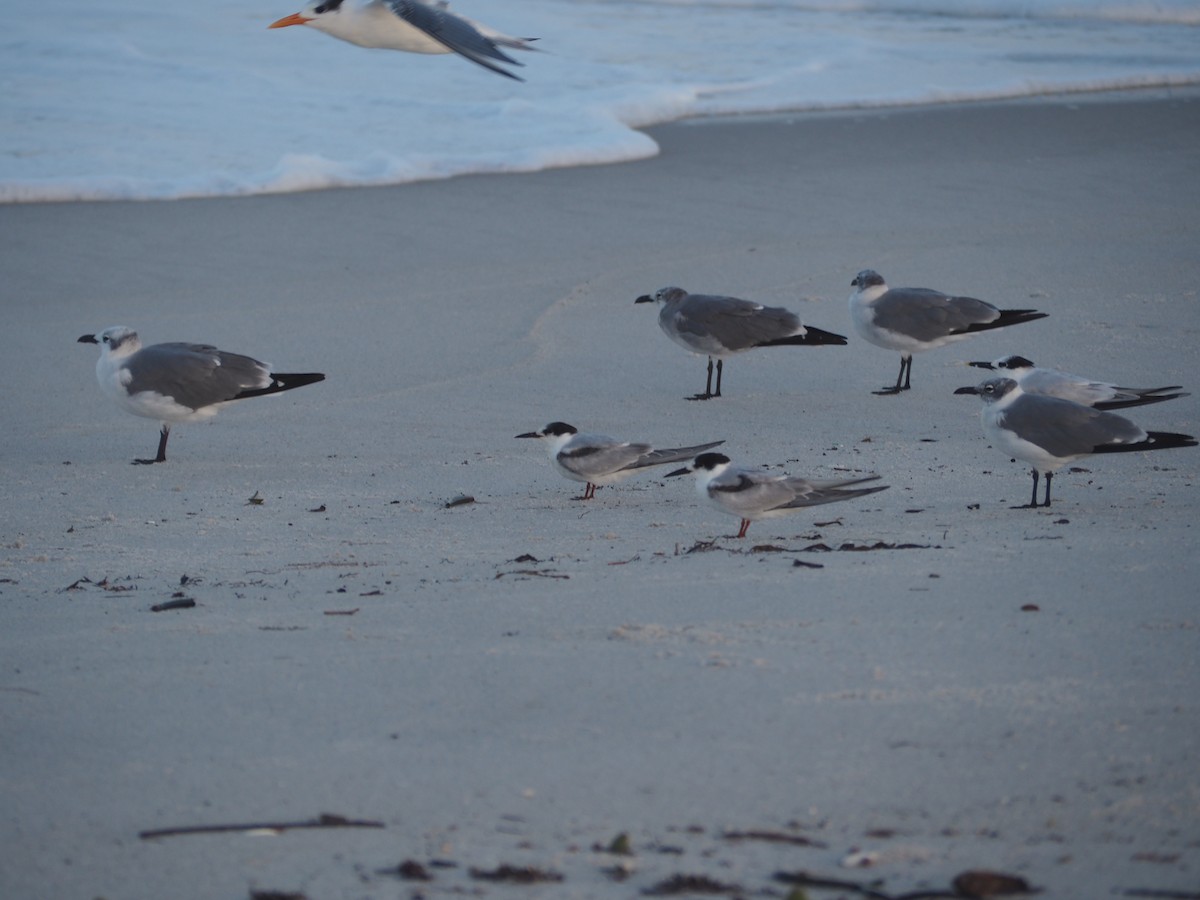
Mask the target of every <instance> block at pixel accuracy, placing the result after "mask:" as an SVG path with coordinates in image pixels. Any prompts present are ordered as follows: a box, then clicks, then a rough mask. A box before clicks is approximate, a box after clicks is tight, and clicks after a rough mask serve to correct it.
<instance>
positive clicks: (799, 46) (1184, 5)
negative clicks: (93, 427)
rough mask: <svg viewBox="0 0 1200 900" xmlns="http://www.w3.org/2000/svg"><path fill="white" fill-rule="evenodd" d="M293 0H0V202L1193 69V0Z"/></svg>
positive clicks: (591, 157)
mask: <svg viewBox="0 0 1200 900" xmlns="http://www.w3.org/2000/svg"><path fill="white" fill-rule="evenodd" d="M299 8H300V7H299V4H298V3H297V0H252V2H247V0H207V2H205V3H201V4H192V3H164V2H162V0H112V2H108V3H96V2H95V0H91V2H82V0H48V2H45V3H40V4H23V5H19V6H18V5H15V4H12V3H9V4H7V10H8V12H9V15H8V16H6V17H5V30H4V33H3V35H2V36H0V202H21V201H26V202H28V201H56V200H79V199H87V200H102V199H169V198H179V197H201V196H216V195H238V194H258V193H274V192H284V191H299V190H309V189H315V188H323V187H331V186H337V185H368V184H393V183H399V182H405V181H414V180H422V179H434V178H446V177H450V176H453V175H458V174H463V173H468V172H518V171H520V172H528V171H535V170H538V169H543V168H548V167H554V166H573V165H585V164H594V163H605V162H615V161H619V160H629V159H636V158H641V157H646V156H649V155H652V154H654V153H655V152H656V149H657V148H656V147H655V145H654V143H653V141H652V140H651V139H650V138H649V137H647V136H646V135H644V134H642V133H641V132H639V131H638V130H637V129H638V128H639V127H641V126H646V125H650V124H654V123H660V122H665V121H670V120H674V119H678V118H682V117H687V116H696V115H711V114H727V113H751V112H755V113H762V112H778V111H784V110H805V109H822V108H830V107H865V106H882V105H894V104H924V103H937V102H946V101H969V100H976V99H994V98H1000V97H1018V96H1023V95H1033V94H1042V93H1051V92H1058V91H1068V90H1069V91H1074V90H1103V89H1110V88H1123V87H1141V86H1173V85H1184V84H1195V83H1200V3H1198V2H1196V0H1041V2H1038V0H1027V2H1023V0H893V2H889V0H826V2H804V0H456V2H455V3H454V5H453V8H454V9H456V10H458V11H460V12H462V13H463V14H465V15H468V16H470V17H471V18H474V19H477V20H479V21H482V22H486V23H488V24H489V25H492V26H494V27H496V28H498V29H500V30H502V31H506V32H508V33H510V34H517V35H522V36H535V37H538V38H539V41H538V47H539V48H540V52H537V53H521V54H518V58H520V59H521V60H522V61H523V62H524V63H526V66H525V67H524V68H523V69H519V70H516V71H518V72H519V73H520V74H521V75H523V76H524V77H525V78H526V82H525V83H518V82H515V81H511V80H509V79H506V78H502V77H500V76H498V75H495V74H493V73H491V72H488V71H487V70H485V69H483V68H480V67H479V66H476V65H475V64H473V63H470V62H468V61H466V60H464V59H461V58H459V57H457V56H453V55H444V56H423V55H416V54H408V53H398V52H395V51H387V50H365V49H362V48H360V47H355V46H353V45H350V44H346V43H343V42H341V41H338V40H335V39H333V38H330V37H328V36H327V35H323V34H320V33H318V32H316V31H314V30H312V29H309V28H287V29H278V30H268V29H267V25H269V24H270V23H271V22H272V21H274V20H275V19H277V18H279V17H281V16H284V15H287V14H288V13H292V12H296V11H297V10H298V9H299Z"/></svg>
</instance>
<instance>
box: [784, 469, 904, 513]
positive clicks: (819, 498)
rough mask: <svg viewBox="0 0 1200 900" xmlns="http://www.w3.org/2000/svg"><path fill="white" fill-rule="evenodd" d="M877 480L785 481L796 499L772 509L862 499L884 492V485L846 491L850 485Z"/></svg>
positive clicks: (868, 476) (791, 479)
mask: <svg viewBox="0 0 1200 900" xmlns="http://www.w3.org/2000/svg"><path fill="white" fill-rule="evenodd" d="M878 480H879V476H878V475H866V476H864V477H862V478H850V479H843V480H841V481H809V480H808V479H806V478H789V479H787V486H788V487H790V488H791V489H792V490H793V491H794V492H795V495H796V497H795V499H794V500H792V501H791V502H789V503H784V504H781V505H780V506H777V507H774V508H775V509H797V508H800V507H804V506H819V505H821V504H822V503H837V502H839V501H841V500H852V499H854V498H855V497H862V496H864V495H865V494H874V493H876V492H877V491H886V490H887V485H886V484H884V485H878V486H876V487H869V488H857V489H855V490H846V488H848V487H850V485H854V484H863V483H864V482H867V481H878Z"/></svg>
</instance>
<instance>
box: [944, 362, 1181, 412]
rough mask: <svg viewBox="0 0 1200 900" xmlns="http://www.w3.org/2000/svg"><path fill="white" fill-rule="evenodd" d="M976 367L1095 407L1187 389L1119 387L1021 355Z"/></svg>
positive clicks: (1140, 402) (1156, 399) (1030, 390)
mask: <svg viewBox="0 0 1200 900" xmlns="http://www.w3.org/2000/svg"><path fill="white" fill-rule="evenodd" d="M967 365H969V366H975V368H977V369H989V370H991V371H997V370H999V371H1001V372H1004V373H1006V374H1007V377H1009V378H1011V379H1012V380H1013V381H1015V382H1016V383H1017V384H1019V385H1020V386H1021V390H1023V391H1024V392H1025V393H1027V394H1044V395H1045V396H1047V397H1060V398H1062V399H1063V400H1074V401H1075V402H1076V403H1082V404H1083V405H1084V406H1094V407H1095V408H1096V409H1124V408H1125V407H1128V406H1145V405H1146V404H1147V403H1162V402H1163V401H1164V400H1174V399H1176V398H1177V397H1187V396H1189V395H1188V394H1187V393H1186V392H1182V393H1176V394H1167V393H1164V391H1179V390H1180V388H1181V385H1178V384H1172V385H1168V386H1167V387H1157V388H1131V387H1119V386H1117V385H1115V384H1109V383H1108V382H1106V381H1092V380H1091V379H1090V378H1083V377H1081V376H1079V375H1071V374H1068V373H1067V372H1060V371H1058V370H1057V369H1040V368H1038V367H1037V366H1035V365H1034V364H1033V363H1032V362H1030V361H1029V360H1028V359H1026V358H1025V357H1023V356H1002V357H1000V358H999V359H996V360H993V361H992V362H972V363H967Z"/></svg>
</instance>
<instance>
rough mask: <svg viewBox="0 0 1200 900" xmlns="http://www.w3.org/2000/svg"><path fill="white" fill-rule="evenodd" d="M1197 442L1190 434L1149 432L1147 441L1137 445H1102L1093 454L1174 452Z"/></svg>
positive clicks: (1195, 444) (1192, 445) (1193, 445)
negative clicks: (1150, 451) (1143, 451)
mask: <svg viewBox="0 0 1200 900" xmlns="http://www.w3.org/2000/svg"><path fill="white" fill-rule="evenodd" d="M1197 443H1198V442H1197V441H1196V439H1195V438H1194V437H1192V436H1191V435H1190V434H1176V433H1175V432H1173V431H1147V432H1146V439H1145V440H1144V441H1138V442H1137V443H1135V444H1101V445H1100V446H1099V447H1096V448H1094V449H1093V450H1092V452H1093V453H1135V452H1137V451H1140V450H1174V449H1176V448H1179V447H1195V446H1197Z"/></svg>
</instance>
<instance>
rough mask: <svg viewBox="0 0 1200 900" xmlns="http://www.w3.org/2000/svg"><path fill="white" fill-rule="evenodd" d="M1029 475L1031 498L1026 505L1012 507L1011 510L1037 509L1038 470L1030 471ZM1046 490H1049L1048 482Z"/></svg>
mask: <svg viewBox="0 0 1200 900" xmlns="http://www.w3.org/2000/svg"><path fill="white" fill-rule="evenodd" d="M1029 474H1030V475H1032V476H1033V496H1032V497H1030V498H1029V502H1028V503H1026V504H1024V505H1022V506H1014V507H1012V509H1037V508H1038V502H1037V489H1038V470H1037V469H1031V470H1030V472H1029ZM1046 490H1047V491H1048V490H1050V482H1049V481H1047V482H1046Z"/></svg>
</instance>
